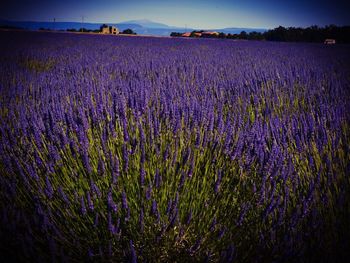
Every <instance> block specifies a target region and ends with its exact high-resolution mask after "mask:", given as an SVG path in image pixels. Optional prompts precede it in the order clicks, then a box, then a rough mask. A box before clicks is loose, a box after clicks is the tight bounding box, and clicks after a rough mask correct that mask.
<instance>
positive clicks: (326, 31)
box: [170, 25, 350, 43]
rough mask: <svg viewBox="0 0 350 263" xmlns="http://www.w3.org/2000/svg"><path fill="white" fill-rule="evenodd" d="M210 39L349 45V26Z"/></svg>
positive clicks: (177, 35)
mask: <svg viewBox="0 0 350 263" xmlns="http://www.w3.org/2000/svg"><path fill="white" fill-rule="evenodd" d="M202 32H203V30H201V31H192V32H191V35H190V37H199V36H198V34H196V33H202ZM170 36H173V37H181V36H182V33H178V32H172V33H171V34H170ZM210 37H212V38H222V39H224V38H226V39H245V40H268V41H284V42H324V40H325V39H335V40H336V41H337V43H350V26H336V25H328V26H325V27H318V26H310V27H307V28H301V27H283V26H279V27H277V28H274V29H270V30H268V31H265V32H263V33H261V32H256V31H253V32H250V33H247V32H245V31H242V32H241V33H239V34H225V33H223V32H220V33H219V34H218V35H212V36H210Z"/></svg>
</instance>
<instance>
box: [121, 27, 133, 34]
mask: <svg viewBox="0 0 350 263" xmlns="http://www.w3.org/2000/svg"><path fill="white" fill-rule="evenodd" d="M122 34H126V35H136V33H135V32H134V31H133V30H132V29H130V28H128V29H125V30H123V32H122Z"/></svg>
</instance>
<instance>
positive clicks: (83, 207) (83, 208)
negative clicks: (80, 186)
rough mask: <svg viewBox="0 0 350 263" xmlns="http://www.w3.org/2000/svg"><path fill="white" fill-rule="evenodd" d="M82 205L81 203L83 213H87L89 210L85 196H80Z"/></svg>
mask: <svg viewBox="0 0 350 263" xmlns="http://www.w3.org/2000/svg"><path fill="white" fill-rule="evenodd" d="M80 205H81V213H82V215H86V213H87V210H86V206H85V200H84V196H82V197H81V198H80Z"/></svg>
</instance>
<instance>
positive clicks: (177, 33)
mask: <svg viewBox="0 0 350 263" xmlns="http://www.w3.org/2000/svg"><path fill="white" fill-rule="evenodd" d="M170 36H171V37H181V36H182V33H179V32H171V33H170Z"/></svg>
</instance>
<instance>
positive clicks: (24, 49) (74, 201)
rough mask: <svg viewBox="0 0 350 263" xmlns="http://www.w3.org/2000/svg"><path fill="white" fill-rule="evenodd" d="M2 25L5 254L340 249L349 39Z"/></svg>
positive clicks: (175, 254) (179, 254)
mask: <svg viewBox="0 0 350 263" xmlns="http://www.w3.org/2000/svg"><path fill="white" fill-rule="evenodd" d="M0 35H1V39H4V41H1V43H0V62H1V63H0V103H1V108H0V153H1V154H0V190H1V191H0V200H1V201H0V204H1V207H0V212H1V217H0V222H1V226H0V231H1V232H0V234H1V240H2V241H3V242H4V243H3V244H2V248H3V253H4V255H6V256H8V257H11V258H12V259H15V260H19V261H23V262H28V261H31V260H35V261H38V262H40V261H42V262H49V261H67V262H82V261H88V260H90V261H112V262H126V261H130V262H202V261H205V262H233V261H238V262H264V261H275V262H292V261H295V262H303V261H305V262H310V261H316V260H319V261H326V262H327V261H332V262H334V261H337V260H338V261H342V260H344V259H346V249H347V248H348V247H349V245H350V243H349V234H350V229H349V225H348V220H349V218H350V199H349V193H350V187H349V186H350V180H349V174H350V146H349V145H350V127H349V126H350V122H349V121H350V112H349V109H350V101H349V99H350V78H349V76H350V65H349V62H348V61H350V53H349V47H348V46H335V47H324V46H322V45H319V44H293V43H288V44H286V43H269V42H253V41H250V42H237V41H220V40H218V41H213V40H210V39H209V40H208V39H198V40H195V39H194V40H191V41H188V40H185V39H167V38H164V39H163V38H143V37H137V38H131V37H109V36H103V37H101V36H94V35H91V36H88V35H72V34H53V33H35V32H32V33H30V32H22V33H18V32H0Z"/></svg>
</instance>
